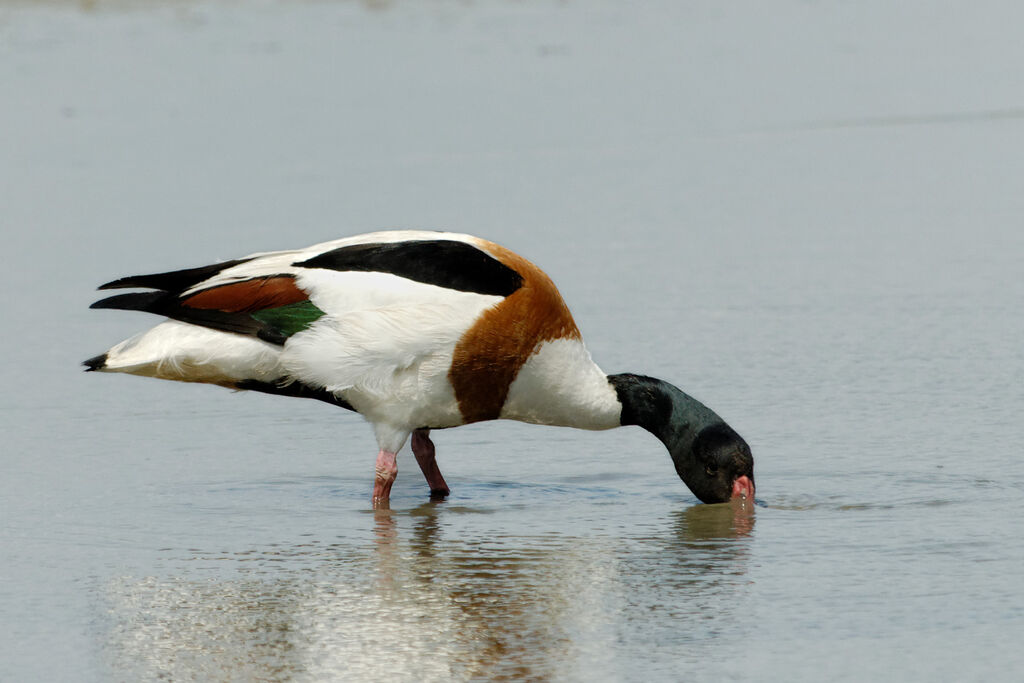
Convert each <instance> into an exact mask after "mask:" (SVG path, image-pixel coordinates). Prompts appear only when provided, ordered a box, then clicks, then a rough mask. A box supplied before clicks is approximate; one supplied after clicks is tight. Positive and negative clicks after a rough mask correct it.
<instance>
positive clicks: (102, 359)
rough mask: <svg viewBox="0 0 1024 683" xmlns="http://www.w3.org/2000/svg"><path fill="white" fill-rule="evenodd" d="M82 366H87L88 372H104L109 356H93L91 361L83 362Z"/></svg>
mask: <svg viewBox="0 0 1024 683" xmlns="http://www.w3.org/2000/svg"><path fill="white" fill-rule="evenodd" d="M82 365H84V366H85V371H86V372H94V371H96V370H103V369H104V368H105V367H107V354H105V353H101V354H100V355H98V356H93V357H92V358H90V359H89V360H85V361H82Z"/></svg>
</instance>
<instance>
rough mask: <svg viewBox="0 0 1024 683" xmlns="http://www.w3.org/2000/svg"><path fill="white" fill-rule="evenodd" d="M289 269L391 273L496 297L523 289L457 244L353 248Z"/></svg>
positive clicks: (515, 276)
mask: <svg viewBox="0 0 1024 683" xmlns="http://www.w3.org/2000/svg"><path fill="white" fill-rule="evenodd" d="M292 265H295V266H299V267H302V268H328V269H330V270H339V271H361V272H374V273H391V274H392V275H398V276H399V277H404V278H406V279H409V280H415V281H416V282H423V283H425V284H428V285H437V286H438V287H445V288H447V289H454V290H457V291H460V292H475V293H477V294H490V295H495V296H508V295H509V294H511V293H512V292H514V291H516V290H517V289H519V288H520V287H521V286H522V285H523V278H522V276H521V275H520V274H519V273H517V272H516V271H515V270H513V269H512V268H509V267H508V266H506V265H505V264H504V263H502V262H501V261H499V260H498V259H496V258H494V257H493V256H491V255H490V254H487V253H486V252H484V251H481V250H480V249H478V248H477V247H474V246H473V245H472V244H467V243H465V242H459V241H456V240H412V241H408V242H390V243H388V242H379V243H370V244H356V245H353V246H349V247H339V248H337V249H332V250H331V251H327V252H324V253H323V254H318V255H317V256H314V257H313V258H311V259H307V260H305V261H299V262H297V263H294V264H292Z"/></svg>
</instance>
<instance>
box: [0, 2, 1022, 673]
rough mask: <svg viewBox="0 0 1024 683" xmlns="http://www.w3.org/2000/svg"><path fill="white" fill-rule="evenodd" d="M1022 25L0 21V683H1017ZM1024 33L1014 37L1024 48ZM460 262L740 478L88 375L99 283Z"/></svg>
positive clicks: (470, 431)
mask: <svg viewBox="0 0 1024 683" xmlns="http://www.w3.org/2000/svg"><path fill="white" fill-rule="evenodd" d="M1020 14H1021V12H1020V10H1017V9H1016V8H1013V7H1009V6H996V5H995V4H993V5H992V6H988V5H987V4H985V3H983V4H982V5H978V4H976V3H975V4H970V5H968V4H966V3H965V4H964V5H963V6H962V7H959V8H955V7H950V8H947V9H945V10H938V9H936V8H934V7H933V6H932V5H931V4H930V3H922V4H920V5H915V4H913V3H911V4H906V3H904V4H901V5H900V8H899V9H892V8H891V7H890V4H889V3H881V2H879V3H859V4H858V5H857V6H849V7H846V6H844V7H838V6H831V5H820V4H807V3H795V2H794V3H778V4H776V5H774V6H772V7H770V8H769V7H763V6H762V5H761V4H757V3H750V4H749V5H748V6H742V5H730V6H729V7H725V6H722V5H720V4H719V3H711V2H708V3H664V4H660V5H659V4H653V5H646V6H645V7H644V8H642V9H636V8H629V9H627V8H625V7H624V6H622V7H620V6H619V5H618V4H613V3H607V4H606V3H588V4H587V6H586V8H584V7H583V6H582V5H577V4H572V3H570V4H561V3H534V4H522V3H504V2H483V3H474V4H462V3H445V2H439V3H431V4H427V5H424V4H414V3H346V2H336V3H335V2H327V3H309V4H302V3H287V4H274V3H250V4H245V5H244V6H243V5H234V4H231V3H207V2H194V3H173V4H168V5H162V4H139V3H116V4H105V3H99V4H96V5H93V4H89V5H84V6H77V5H71V4H61V3H42V4H35V3H9V4H4V5H0V83H3V87H2V93H3V94H2V95H0V97H2V98H3V103H4V106H3V107H0V149H2V153H0V187H2V188H3V190H2V191H0V224H2V225H3V230H4V239H5V252H4V253H5V255H6V258H5V267H4V269H3V270H2V271H0V278H2V281H0V284H2V285H3V287H4V291H5V292H6V293H7V296H6V297H4V300H3V303H2V306H3V309H2V310H3V314H4V315H3V319H4V328H3V330H4V334H3V335H2V336H0V345H2V349H0V350H2V353H3V357H4V358H5V359H6V360H7V364H6V376H7V379H8V381H7V387H8V390H7V391H6V392H4V393H3V395H0V426H2V430H3V434H4V446H3V454H2V463H3V477H0V551H2V552H0V558H2V559H0V604H3V606H4V608H3V611H2V613H0V615H2V616H0V625H2V628H3V633H4V637H3V638H0V680H5V681H6V680H77V681H92V680H96V681H100V680H154V679H170V680H300V681H302V680H310V681H312V680H339V679H341V680H385V679H386V680H409V681H412V680H416V681H419V680H439V681H440V680H588V681H589V680H641V679H647V680H658V681H661V680H665V681H669V680H672V681H674V680H695V681H701V680H721V679H724V678H734V679H739V680H787V681H819V680H951V681H952V680H957V681H960V680H982V679H985V680H1008V681H1010V680H1017V679H1018V678H1019V672H1020V670H1021V668H1022V666H1024V655H1022V654H1021V653H1020V650H1019V647H1018V646H1017V643H1018V642H1019V641H1020V637H1021V635H1022V633H1024V580H1022V578H1021V577H1022V571H1021V570H1022V567H1024V537H1022V536H1024V534H1022V532H1021V524H1020V522H1019V514H1020V506H1021V503H1022V498H1024V458H1022V457H1021V456H1022V453H1021V438H1020V434H1021V430H1020V415H1021V411H1022V409H1024V389H1022V386H1024V382H1022V380H1024V351H1022V346H1021V343H1020V340H1021V339H1022V338H1024V316H1022V313H1021V302H1022V301H1024V280H1022V278H1021V276H1020V274H1021V272H1022V270H1021V263H1022V257H1024V236H1022V235H1024V233H1022V232H1021V231H1020V216H1021V215H1024V193H1022V192H1021V191H1020V180H1021V178H1022V177H1024V175H1022V173H1021V172H1022V170H1024V169H1022V168H1021V159H1024V135H1022V133H1024V128H1022V126H1024V115H1021V113H1020V112H1021V111H1022V109H1021V108H1022V106H1024V102H1022V101H1021V93H1024V72H1022V71H1021V70H1020V69H1019V68H1018V66H1019V64H1020V63H1021V62H1022V58H1024V54H1022V53H1024V44H1022V43H1021V42H1020V40H1019V35H1018V34H1019V30H1018V27H1019V26H1020V23H1021V19H1024V17H1022V16H1020ZM1011 15H1012V16H1011ZM387 227H413V228H422V227H438V228H445V229H452V230H458V231H466V232H475V233H478V234H481V235H483V236H486V237H488V238H491V239H494V240H495V241H498V242H501V243H503V244H505V245H507V246H509V247H512V248H514V249H516V250H517V251H519V252H521V253H523V254H525V255H526V256H528V257H529V258H531V259H532V260H534V261H535V262H537V263H538V264H539V265H541V266H542V267H544V268H545V269H546V270H547V271H548V272H549V274H551V275H552V277H553V278H554V279H555V281H556V282H557V283H558V284H559V286H560V288H561V289H562V292H563V295H564V296H565V298H566V299H567V300H568V302H569V304H570V306H571V307H572V309H573V312H574V314H575V316H576V319H577V322H578V324H579V326H580V328H581V329H582V330H583V333H584V336H585V338H586V339H587V342H588V345H589V347H590V349H591V351H592V352H593V354H594V356H595V358H596V359H597V360H598V362H599V363H600V364H601V365H602V367H604V368H605V369H606V370H608V371H609V372H621V371H633V372H641V373H646V374H651V375H655V376H659V377H663V378H665V379H667V380H670V381H673V382H675V383H677V384H679V385H680V386H681V387H683V388H684V389H685V390H687V391H689V392H691V393H693V394H694V395H696V396H697V397H699V398H701V399H702V400H704V401H705V402H707V403H708V404H709V405H711V406H712V407H714V408H715V409H716V410H717V411H718V412H720V413H721V414H722V415H723V416H724V417H725V418H726V419H727V420H729V422H730V423H731V424H733V426H735V427H736V428H737V430H738V431H740V433H742V434H743V435H744V436H745V437H746V438H747V439H748V441H749V442H750V443H751V445H752V447H753V449H754V453H755V458H756V479H757V484H758V489H757V505H756V506H753V505H749V504H748V505H747V506H738V505H737V506H733V505H720V506H704V505H700V504H698V503H697V501H696V500H695V499H694V498H693V497H692V496H691V495H690V493H689V492H688V491H687V490H686V489H685V487H684V486H683V485H682V484H681V483H680V482H679V481H678V479H677V478H676V477H675V475H674V473H673V471H672V467H671V463H670V461H669V459H668V458H667V457H666V454H665V453H664V451H663V449H662V447H661V446H660V444H658V443H657V442H656V441H655V440H654V439H653V438H652V437H650V436H649V435H648V434H646V433H644V432H643V431H641V430H638V429H632V428H630V429H622V430H615V431H612V432H606V433H588V432H576V431H570V430H560V429H553V428H542V427H534V426H528V425H519V424H511V423H491V424H479V425H473V426H470V427H465V428H460V429H456V430H446V431H440V432H436V433H435V442H436V443H437V446H438V459H439V463H440V465H441V468H442V470H443V471H444V473H445V477H446V479H447V480H448V482H449V484H450V485H451V487H452V491H453V495H452V497H451V498H450V499H448V500H446V501H443V502H430V501H429V500H428V499H427V496H426V493H427V492H426V487H425V485H424V483H423V482H422V478H421V477H420V475H419V473H418V471H417V468H416V467H415V466H414V464H413V459H412V458H410V457H409V456H408V454H407V453H403V454H401V455H400V458H399V467H400V471H401V474H400V476H399V478H398V481H397V482H396V484H395V489H394V492H393V499H392V509H391V510H390V511H378V512H374V511H372V510H370V509H369V505H368V502H369V492H370V485H371V477H372V469H373V460H374V456H375V453H376V449H375V445H374V441H373V438H372V435H371V433H370V430H369V429H368V428H367V426H366V425H365V424H364V423H362V421H361V420H360V419H359V418H358V417H356V416H353V415H351V414H348V413H346V412H343V411H339V410H337V409H335V408H332V407H330V406H326V405H322V404H318V403H315V402H311V401H298V400H290V399H287V400H286V399H280V398H274V397H269V396H263V395H248V394H238V395H233V394H231V393H229V392H226V391H224V390H220V389H216V388H213V387H202V386H187V385H175V384H171V383H162V382H157V381H150V380H142V379H139V378H132V377H118V376H97V375H96V374H90V375H86V374H83V373H81V372H79V370H80V368H79V367H78V365H77V364H78V363H79V362H80V361H81V360H83V359H85V358H88V357H90V356H92V355H94V354H96V353H99V352H100V351H102V350H103V349H105V348H107V347H108V346H110V345H111V344H113V343H114V342H116V341H118V340H120V339H122V338H124V337H126V336H128V335H129V334H132V333H133V332H135V331H138V330H140V329H142V328H143V327H144V326H145V325H146V324H147V322H149V321H147V320H145V319H144V316H141V315H132V314H128V313H121V312H109V311H89V310H88V309H87V307H88V304H89V303H90V302H91V301H92V300H94V298H95V292H94V291H93V290H94V287H95V286H96V285H97V284H99V283H102V282H105V281H107V280H109V279H111V278H114V277H117V276H121V275H127V274H130V273H134V272H151V271H159V270H164V269H170V268H178V267H187V266H193V265H199V264H202V263H206V262H208V261H210V260H212V259H218V258H231V257H237V256H240V255H243V254H246V253H251V252H253V251H258V250H266V249H276V248H287V247H294V246H302V245H306V244H311V243H314V242H316V241H320V240H325V239H330V238H333V237H337V236H341V235H345V234H353V233H356V232H360V231H364V230H368V229H377V228H387Z"/></svg>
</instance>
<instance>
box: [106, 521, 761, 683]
mask: <svg viewBox="0 0 1024 683" xmlns="http://www.w3.org/2000/svg"><path fill="white" fill-rule="evenodd" d="M481 512H482V511H478V510H471V509H466V508H458V507H455V506H452V505H450V504H449V503H444V502H429V503H425V504H423V505H421V506H419V507H416V508H414V509H412V510H409V511H395V510H378V511H375V512H374V513H373V517H372V518H369V519H371V524H370V525H369V531H370V542H369V543H368V544H366V543H362V544H361V543H358V542H356V541H355V540H353V539H351V538H349V539H348V540H347V541H346V542H345V543H321V542H316V541H310V542H308V543H305V544H302V545H297V546H293V547H284V548H281V547H278V548H268V549H264V550H262V551H244V552H239V553H235V554H233V555H232V554H220V553H219V554H217V556H216V557H214V556H211V557H209V558H206V559H208V560H215V561H216V562H217V563H219V568H218V570H217V571H211V572H210V573H209V574H210V575H209V576H204V570H202V569H199V570H192V571H190V569H189V566H188V564H187V563H186V564H184V565H183V566H181V571H180V572H179V576H178V577H172V578H167V579H154V578H150V579H144V580H141V581H140V580H130V579H124V580H121V581H118V582H114V583H113V584H112V585H111V604H112V606H113V609H112V620H113V622H114V623H113V629H112V635H111V639H110V648H109V650H110V653H111V655H112V665H113V668H114V669H115V672H114V676H113V677H114V678H117V679H127V678H133V679H152V678H159V677H165V678H170V679H172V680H178V679H195V678H200V679H206V678H215V679H219V680H245V679H260V680H292V679H299V680H302V679H309V680H379V679H382V678H387V679H388V680H399V681H400V680H410V681H412V680H416V681H430V680H468V679H487V680H544V679H550V678H558V677H560V676H565V675H567V674H570V673H571V674H572V676H573V677H587V676H591V675H592V676H596V677H598V678H602V679H607V678H609V677H612V678H616V677H617V678H623V679H625V678H628V677H629V675H630V673H631V671H633V670H635V668H636V664H637V662H638V661H640V660H642V661H645V662H648V663H649V662H650V661H651V652H650V651H649V650H650V645H651V643H652V642H657V643H659V647H662V650H661V651H662V652H663V653H666V652H669V651H670V650H665V649H664V648H665V647H669V648H671V647H673V646H674V644H678V643H680V642H683V641H686V642H691V643H692V642H693V641H692V639H693V638H698V639H699V637H700V632H701V631H702V630H707V629H708V628H713V629H714V630H716V631H717V630H720V629H723V628H725V627H726V625H727V624H728V623H729V622H731V621H734V620H737V619H739V618H741V617H740V615H738V614H737V613H736V609H735V608H730V607H729V604H730V600H731V601H732V602H733V603H736V602H739V603H741V602H742V601H741V600H740V601H737V600H736V598H737V594H738V593H739V592H741V591H742V584H744V583H745V581H744V580H741V579H742V576H743V574H744V572H745V565H746V557H747V553H748V548H747V541H749V538H750V536H749V535H750V533H751V530H752V528H753V516H752V515H751V514H750V513H749V512H748V511H744V510H737V509H735V508H732V507H730V506H729V505H719V506H704V505H698V506H694V507H690V508H686V509H684V510H681V511H678V512H673V513H671V514H670V515H669V517H667V518H661V520H660V526H659V525H656V526H654V527H653V531H654V533H651V534H649V535H647V536H639V537H629V536H621V535H611V534H605V535H601V534H595V535H588V536H582V537H581V536H573V535H568V534H561V533H540V534H533V535H523V534H521V533H520V534H513V533H503V532H502V531H501V530H500V529H499V530H495V528H494V527H495V526H498V527H500V526H501V524H494V525H492V524H489V523H488V520H491V519H492V517H490V516H489V515H484V514H480V513H481ZM225 563H227V566H228V569H229V571H228V572H227V574H228V577H227V578H225V577H224V574H225V571H224V566H225ZM734 607H738V605H734ZM704 609H713V610H716V612H715V614H716V615H717V616H715V617H714V618H713V619H711V620H710V621H709V620H708V618H707V616H706V615H705V616H704V617H703V618H700V611H701V610H704ZM652 610H662V611H663V612H664V613H665V616H667V617H670V618H669V619H667V620H662V621H664V623H662V624H654V625H652V619H651V615H650V612H651V611H652ZM653 621H659V620H653ZM662 628H665V629H666V630H667V633H669V634H670V636H668V637H666V636H665V634H661V633H660V632H659V631H660V630H661V629H662ZM652 629H653V630H652ZM686 631H689V632H690V635H689V636H686V637H683V641H680V633H681V632H686ZM659 638H660V640H658V639H659ZM687 639H689V640H687ZM684 644H685V643H684ZM655 654H656V653H655ZM676 654H678V653H676Z"/></svg>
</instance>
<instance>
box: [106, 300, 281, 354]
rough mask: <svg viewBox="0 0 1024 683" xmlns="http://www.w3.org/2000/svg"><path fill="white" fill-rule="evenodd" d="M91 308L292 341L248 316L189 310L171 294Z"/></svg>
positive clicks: (267, 338)
mask: <svg viewBox="0 0 1024 683" xmlns="http://www.w3.org/2000/svg"><path fill="white" fill-rule="evenodd" d="M89 308H116V309H118V310H122V311H145V312H147V313H156V314H157V315H164V316H167V317H168V318H173V319H174V320H180V321H182V322H186V323H192V324H193V325H201V326H203V327H209V328H212V329H214V330H221V331H223V332H236V333H238V334H245V335H249V336H253V337H258V338H260V339H262V340H263V341H266V342H270V343H271V344H279V345H280V344H284V342H285V340H287V339H288V337H287V335H284V334H282V333H281V332H280V331H279V330H276V329H274V328H273V327H271V326H270V325H267V324H266V323H263V322H260V321H259V320H256V319H255V318H253V317H252V316H251V315H249V314H248V313H225V312H224V311H218V310H214V309H205V308H189V307H187V306H182V305H181V304H179V303H178V297H177V296H175V295H174V294H169V293H168V292H136V293H132V294H117V295H115V296H111V297H107V298H106V299H100V300H99V301H97V302H96V303H94V304H93V305H92V306H90V307H89Z"/></svg>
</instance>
